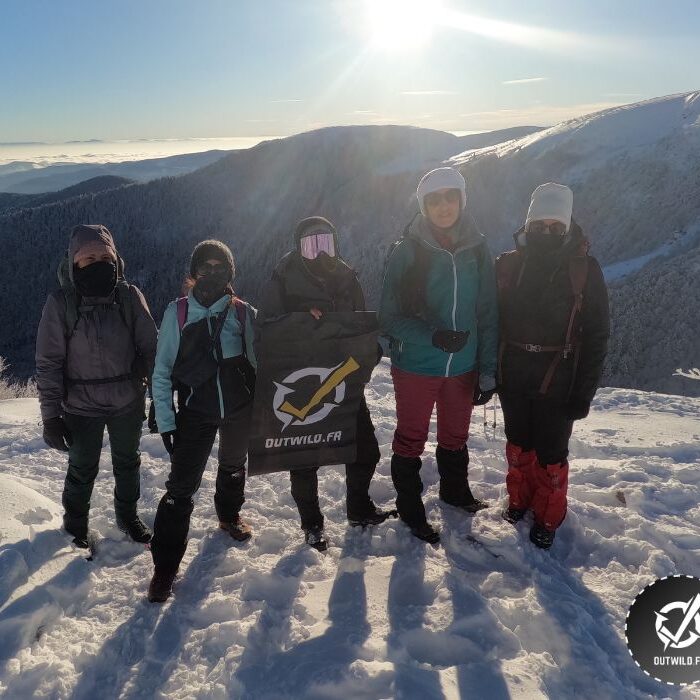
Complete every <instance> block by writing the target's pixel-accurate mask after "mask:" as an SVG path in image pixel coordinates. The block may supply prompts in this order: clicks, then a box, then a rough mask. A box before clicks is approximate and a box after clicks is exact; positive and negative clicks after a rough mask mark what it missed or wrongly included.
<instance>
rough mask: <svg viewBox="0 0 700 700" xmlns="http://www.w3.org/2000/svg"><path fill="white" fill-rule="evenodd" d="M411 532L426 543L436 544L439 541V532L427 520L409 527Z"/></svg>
mask: <svg viewBox="0 0 700 700" xmlns="http://www.w3.org/2000/svg"><path fill="white" fill-rule="evenodd" d="M411 534H412V535H413V536H414V537H417V538H418V539H419V540H423V542H427V543H428V544H437V543H438V542H439V541H440V533H439V532H438V531H437V530H436V529H435V528H434V527H433V526H432V525H431V524H430V523H429V522H427V521H425V522H423V523H420V524H419V525H414V526H413V527H411Z"/></svg>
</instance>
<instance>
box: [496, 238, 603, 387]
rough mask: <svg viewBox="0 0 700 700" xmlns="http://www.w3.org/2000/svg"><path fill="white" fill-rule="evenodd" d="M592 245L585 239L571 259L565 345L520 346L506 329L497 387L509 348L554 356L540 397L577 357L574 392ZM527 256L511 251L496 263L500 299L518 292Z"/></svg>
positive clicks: (502, 332)
mask: <svg viewBox="0 0 700 700" xmlns="http://www.w3.org/2000/svg"><path fill="white" fill-rule="evenodd" d="M589 248H590V243H589V242H588V239H586V238H583V240H582V241H581V245H580V246H579V249H578V250H577V251H576V253H575V254H574V255H571V256H570V257H569V258H568V268H569V281H570V283H571V289H572V291H573V293H574V301H573V304H572V305H571V313H570V314H569V322H568V324H567V328H566V335H565V337H564V344H563V345H536V344H533V343H519V342H516V341H514V340H511V339H509V338H507V337H506V335H505V332H504V329H503V328H501V340H500V343H499V347H498V383H499V384H500V383H501V381H502V364H503V355H504V353H505V349H506V346H508V345H513V346H515V347H518V348H520V349H521V350H526V351H527V352H551V353H554V357H553V358H552V362H551V363H550V365H549V368H548V369H547V372H546V373H545V375H544V379H543V380H542V384H541V385H540V389H539V393H540V394H541V395H542V396H544V395H546V394H547V391H548V390H549V386H550V384H551V383H552V379H553V378H554V374H555V372H556V370H557V367H558V366H559V363H560V362H561V361H562V360H565V359H567V358H568V356H569V354H571V353H573V355H574V371H573V373H572V378H571V387H570V388H569V392H571V388H572V387H573V383H574V380H575V379H576V370H577V368H578V361H579V354H580V348H581V343H580V338H578V336H576V335H575V334H574V330H575V323H576V319H577V317H578V315H579V313H580V312H581V309H582V307H583V291H584V289H585V287H586V280H587V279H588V261H589V257H588V250H589ZM524 263H525V256H524V255H523V253H522V252H521V251H520V250H511V251H509V252H507V253H502V254H501V255H499V256H498V258H497V260H496V284H497V286H498V292H499V295H500V294H502V293H503V292H507V291H509V290H511V289H517V288H518V287H519V286H520V281H521V280H522V276H523V272H524V271H525V264H524Z"/></svg>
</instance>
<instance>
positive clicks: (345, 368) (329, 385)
mask: <svg viewBox="0 0 700 700" xmlns="http://www.w3.org/2000/svg"><path fill="white" fill-rule="evenodd" d="M358 369H360V365H359V364H357V361H356V360H355V358H353V357H350V358H348V359H347V360H346V361H345V362H344V363H343V364H342V365H341V366H340V367H338V368H337V369H335V370H333V371H332V372H331V373H330V374H329V375H328V377H327V378H326V381H324V382H323V384H321V386H320V387H319V388H318V389H317V390H316V392H315V393H314V395H313V396H312V397H311V399H310V400H309V402H308V403H307V404H306V406H303V407H302V408H296V407H295V406H292V404H291V403H289V401H285V402H284V403H283V404H282V405H281V406H280V407H279V410H280V411H282V412H283V413H286V414H288V415H290V416H294V417H295V418H298V419H299V420H301V421H303V420H305V419H306V417H307V416H308V415H309V413H310V412H311V410H312V409H314V408H315V407H316V406H318V405H319V404H320V403H321V401H323V399H325V398H326V396H328V394H330V393H331V391H333V390H334V389H335V388H336V387H337V386H338V384H340V383H341V382H342V381H344V380H345V379H347V377H349V376H350V375H351V374H352V373H353V372H356V371H357V370H358Z"/></svg>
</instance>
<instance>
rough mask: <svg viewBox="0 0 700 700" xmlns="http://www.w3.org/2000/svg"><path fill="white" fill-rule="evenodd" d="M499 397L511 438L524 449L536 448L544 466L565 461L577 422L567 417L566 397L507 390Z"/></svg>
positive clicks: (511, 440) (507, 436)
mask: <svg viewBox="0 0 700 700" xmlns="http://www.w3.org/2000/svg"><path fill="white" fill-rule="evenodd" d="M499 398H500V401H501V408H502V409H503V419H504V421H505V431H506V438H507V440H508V442H511V443H513V444H514V445H517V446H518V447H521V448H522V449H523V451H525V452H527V451H529V450H535V453H536V454H537V461H538V462H539V463H540V464H542V465H544V466H546V465H547V464H560V463H561V462H565V461H566V459H567V457H568V456H569V439H570V438H571V431H572V430H573V426H574V422H573V421H571V420H569V419H568V418H567V417H566V412H565V403H564V401H563V400H556V399H547V398H542V399H532V398H529V397H528V396H523V395H519V394H509V393H506V392H503V393H501V394H499Z"/></svg>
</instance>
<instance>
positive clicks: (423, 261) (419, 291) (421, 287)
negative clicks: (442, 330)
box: [385, 212, 484, 320]
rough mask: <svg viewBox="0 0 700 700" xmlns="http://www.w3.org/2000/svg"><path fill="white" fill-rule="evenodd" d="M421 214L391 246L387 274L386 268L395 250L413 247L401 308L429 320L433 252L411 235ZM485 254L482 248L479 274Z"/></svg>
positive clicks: (404, 281)
mask: <svg viewBox="0 0 700 700" xmlns="http://www.w3.org/2000/svg"><path fill="white" fill-rule="evenodd" d="M419 213H420V212H417V213H416V214H415V215H414V216H413V218H412V219H411V220H410V221H409V222H408V224H406V227H405V228H404V230H403V233H402V234H401V238H400V239H399V240H398V241H395V242H394V243H392V244H391V247H390V248H389V253H388V255H387V259H386V263H385V274H386V266H388V263H389V258H390V257H391V254H392V253H393V252H394V249H395V248H396V247H397V246H398V245H399V244H400V243H403V242H405V243H406V244H410V245H412V246H413V264H412V265H411V267H409V268H408V270H406V272H405V273H404V275H403V277H402V278H401V280H400V287H399V306H400V308H401V312H402V313H403V314H405V315H407V316H415V317H418V318H422V319H423V320H427V298H426V293H425V290H426V287H427V284H428V271H429V269H430V259H431V252H430V250H429V249H428V248H427V247H426V246H424V245H421V244H420V243H418V242H417V241H415V240H414V239H413V238H412V237H411V236H410V235H409V233H410V230H411V226H412V225H413V222H414V221H415V220H416V217H417V216H418V214H419ZM483 252H484V250H483V248H482V247H480V248H479V255H478V256H477V264H478V267H479V272H481V269H482V262H483Z"/></svg>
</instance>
